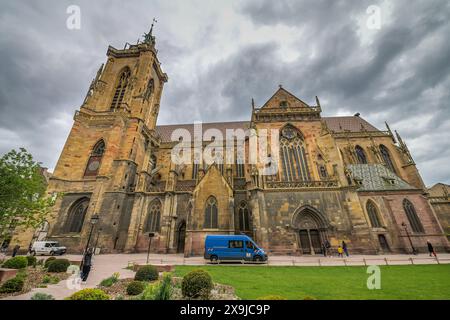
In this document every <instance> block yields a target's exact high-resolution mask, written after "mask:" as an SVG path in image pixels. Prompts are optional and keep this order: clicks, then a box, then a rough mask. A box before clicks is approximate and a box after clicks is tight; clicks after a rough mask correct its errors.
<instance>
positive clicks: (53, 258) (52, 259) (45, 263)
mask: <svg viewBox="0 0 450 320" xmlns="http://www.w3.org/2000/svg"><path fill="white" fill-rule="evenodd" d="M54 260H56V258H55V257H50V258H48V259H47V260H45V262H44V268H45V269H47V268H48V265H49V264H50V262H52V261H54Z"/></svg>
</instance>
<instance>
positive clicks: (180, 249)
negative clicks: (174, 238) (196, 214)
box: [177, 222, 186, 253]
mask: <svg viewBox="0 0 450 320" xmlns="http://www.w3.org/2000/svg"><path fill="white" fill-rule="evenodd" d="M185 238H186V223H185V222H182V223H181V225H180V226H179V227H178V242H177V253H184V242H185Z"/></svg>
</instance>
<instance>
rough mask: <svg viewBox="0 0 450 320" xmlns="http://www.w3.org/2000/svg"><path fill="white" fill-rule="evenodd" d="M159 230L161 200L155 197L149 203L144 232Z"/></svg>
mask: <svg viewBox="0 0 450 320" xmlns="http://www.w3.org/2000/svg"><path fill="white" fill-rule="evenodd" d="M160 230H161V201H159V199H155V200H153V201H152V202H151V203H150V206H149V210H148V216H147V222H146V224H145V229H144V231H145V232H159V231H160Z"/></svg>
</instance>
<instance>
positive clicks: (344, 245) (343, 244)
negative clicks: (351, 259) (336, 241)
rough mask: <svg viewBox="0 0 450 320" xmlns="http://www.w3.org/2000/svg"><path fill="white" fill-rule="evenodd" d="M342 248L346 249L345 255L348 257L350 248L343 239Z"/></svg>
mask: <svg viewBox="0 0 450 320" xmlns="http://www.w3.org/2000/svg"><path fill="white" fill-rule="evenodd" d="M342 250H344V253H345V255H346V256H347V257H348V248H347V244H346V243H345V241H342Z"/></svg>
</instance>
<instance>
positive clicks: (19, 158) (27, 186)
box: [0, 148, 56, 238]
mask: <svg viewBox="0 0 450 320" xmlns="http://www.w3.org/2000/svg"><path fill="white" fill-rule="evenodd" d="M46 187H47V183H46V181H45V178H44V176H43V175H42V173H41V167H40V165H39V163H38V162H35V161H34V160H33V156H32V155H31V154H30V153H28V152H27V151H26V150H25V149H23V148H20V151H16V150H11V151H10V152H8V153H7V154H5V155H4V156H3V157H1V158H0V238H3V237H4V236H7V235H8V233H9V232H10V231H11V230H13V229H14V228H17V227H19V226H23V227H26V228H29V227H33V228H36V227H38V226H39V225H40V224H41V223H42V222H43V221H44V219H45V217H46V216H47V215H48V213H49V212H50V210H51V207H52V206H53V205H54V204H55V201H56V196H47V195H46V192H45V190H46Z"/></svg>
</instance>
